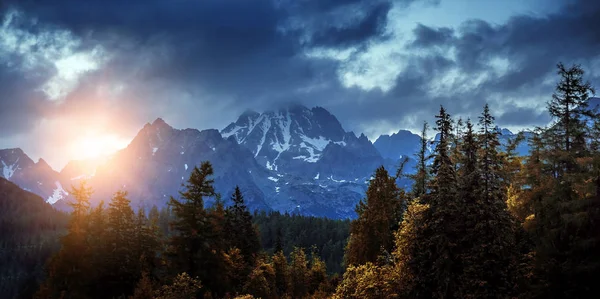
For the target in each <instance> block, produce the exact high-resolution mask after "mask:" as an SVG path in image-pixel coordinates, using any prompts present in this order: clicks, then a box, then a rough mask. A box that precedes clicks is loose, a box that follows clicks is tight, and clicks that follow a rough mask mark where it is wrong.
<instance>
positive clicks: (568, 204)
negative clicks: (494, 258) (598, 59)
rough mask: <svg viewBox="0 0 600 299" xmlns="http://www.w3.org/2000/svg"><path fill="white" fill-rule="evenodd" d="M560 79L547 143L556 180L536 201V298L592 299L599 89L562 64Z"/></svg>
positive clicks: (597, 265) (547, 162)
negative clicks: (592, 106) (593, 104)
mask: <svg viewBox="0 0 600 299" xmlns="http://www.w3.org/2000/svg"><path fill="white" fill-rule="evenodd" d="M558 74H559V75H560V77H561V80H560V82H559V83H558V84H557V87H556V92H555V93H554V95H553V99H552V101H550V102H549V103H548V109H549V111H550V114H551V115H552V116H553V117H554V118H555V120H556V123H555V124H553V126H552V127H551V128H549V129H548V130H547V131H545V132H544V134H543V138H542V143H543V148H544V150H543V151H542V157H541V161H542V163H543V168H542V169H543V170H544V171H545V172H546V173H549V175H550V177H551V178H552V179H551V180H550V181H549V182H547V183H546V184H545V186H546V188H545V190H544V195H543V196H542V197H541V198H540V200H539V201H536V202H534V211H535V230H534V231H535V238H534V241H535V242H536V261H535V273H536V274H537V277H538V278H539V279H540V283H539V284H538V287H537V288H536V289H535V292H534V294H537V295H539V296H544V297H552V296H558V297H561V298H586V297H589V296H593V295H594V294H597V293H598V287H597V283H595V282H594V281H593V279H590V277H594V276H597V275H598V274H600V260H599V259H598V255H597V250H598V245H597V244H599V243H600V237H599V236H598V233H597V232H598V231H600V229H599V227H598V225H597V223H598V221H599V218H598V217H599V215H598V195H597V193H596V190H597V188H595V184H596V181H597V180H598V179H597V176H596V175H595V173H597V170H594V167H595V166H594V164H593V163H590V162H591V161H594V159H595V157H596V156H597V155H598V153H597V152H594V143H593V139H594V138H593V137H592V136H591V135H590V128H589V126H588V125H589V124H590V117H593V118H592V120H595V119H596V118H597V116H596V115H595V113H593V112H592V111H590V110H589V109H587V105H588V100H589V96H590V94H593V92H594V90H593V88H592V87H591V86H590V84H589V83H587V82H584V81H583V75H584V71H583V70H582V69H581V68H580V66H578V65H574V66H572V67H570V68H565V67H564V66H563V65H562V64H559V65H558ZM592 129H593V128H592ZM596 185H598V184H596Z"/></svg>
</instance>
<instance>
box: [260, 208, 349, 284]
mask: <svg viewBox="0 0 600 299" xmlns="http://www.w3.org/2000/svg"><path fill="white" fill-rule="evenodd" d="M253 218H254V223H255V225H256V226H257V228H258V231H259V232H260V233H259V234H260V241H261V244H262V247H263V249H264V250H265V251H266V252H267V253H269V254H273V253H276V252H277V251H279V250H283V253H284V254H285V255H286V256H289V255H290V254H291V253H292V252H293V251H294V248H295V247H301V248H306V249H310V250H311V251H316V252H317V254H318V255H319V257H320V258H321V259H322V260H323V261H324V262H325V265H326V266H327V272H328V273H330V274H334V273H342V272H343V265H342V262H343V257H344V248H345V247H346V242H347V239H348V235H349V234H350V232H349V230H350V220H332V219H327V218H318V217H312V216H302V215H289V214H281V213H279V212H264V211H261V212H255V213H254V217H253Z"/></svg>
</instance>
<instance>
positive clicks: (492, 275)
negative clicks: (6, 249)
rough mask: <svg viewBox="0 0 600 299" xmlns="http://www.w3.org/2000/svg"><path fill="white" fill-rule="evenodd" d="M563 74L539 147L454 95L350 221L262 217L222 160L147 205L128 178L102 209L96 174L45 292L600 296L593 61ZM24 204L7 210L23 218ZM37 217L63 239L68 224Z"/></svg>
mask: <svg viewBox="0 0 600 299" xmlns="http://www.w3.org/2000/svg"><path fill="white" fill-rule="evenodd" d="M558 75H559V79H560V81H559V83H558V84H557V87H556V91H555V93H554V94H553V95H552V98H551V100H549V102H548V111H549V113H550V115H551V116H552V117H553V119H554V122H553V123H552V124H551V125H549V126H548V127H546V128H538V129H537V130H536V132H535V134H532V135H531V136H529V137H528V140H527V142H529V146H530V149H531V150H530V153H529V155H527V156H525V157H523V156H521V155H519V154H517V150H516V148H517V146H518V145H519V144H518V143H519V142H522V140H520V139H519V138H517V139H515V140H514V141H511V142H510V143H509V144H502V143H501V141H500V140H499V136H500V132H499V130H498V129H497V126H496V125H495V119H494V116H493V111H490V109H489V107H488V105H485V106H484V107H482V108H483V109H482V113H481V115H480V116H479V117H477V118H476V119H464V120H460V119H453V118H452V117H451V115H450V114H449V112H448V111H447V110H446V109H445V108H444V107H440V110H439V113H438V114H437V115H436V122H435V125H434V126H433V127H434V129H435V131H436V132H435V133H436V134H438V138H436V142H435V143H434V144H433V146H434V150H433V154H432V155H429V154H428V152H429V149H428V147H429V146H431V144H428V142H427V141H426V140H428V139H427V138H426V136H427V135H429V134H430V133H429V132H428V131H429V126H428V125H427V124H425V125H424V126H423V133H422V136H423V138H422V140H423V142H422V143H421V146H420V148H419V150H418V152H417V153H415V157H416V158H417V159H416V160H417V171H416V172H415V173H414V174H413V175H410V178H411V179H412V180H413V187H412V188H411V190H405V189H403V188H402V187H400V186H398V184H397V183H398V181H399V180H400V179H401V178H403V176H404V175H403V172H402V165H401V166H400V167H399V169H386V168H385V167H383V166H381V167H379V168H377V169H374V173H373V177H372V179H371V180H370V182H369V187H368V189H367V191H366V194H365V196H364V199H363V200H361V201H360V202H359V203H358V205H357V206H356V208H355V210H356V213H357V215H358V218H357V219H356V220H353V221H351V222H350V221H333V220H327V219H320V218H314V217H304V216H297V215H288V214H279V213H266V212H260V213H254V214H252V213H251V212H250V211H249V210H248V208H247V206H246V203H245V201H244V195H243V194H242V192H241V191H240V189H239V188H236V189H235V192H233V194H231V195H227V196H230V200H229V201H230V202H231V203H232V205H230V206H225V205H224V200H223V198H222V195H221V194H217V193H216V192H215V188H214V181H213V176H214V170H213V166H212V165H211V164H210V163H209V162H204V163H202V164H201V165H199V166H197V167H194V168H193V170H192V172H191V175H190V176H189V178H188V179H187V181H186V184H185V185H184V190H183V191H182V192H181V193H180V194H179V195H178V196H173V197H171V198H170V201H169V208H168V209H162V210H159V209H158V208H156V207H155V208H152V209H151V210H150V211H149V212H148V214H147V215H146V213H145V211H144V210H143V209H139V211H138V212H137V213H135V212H134V210H133V209H132V207H131V204H130V201H129V200H128V195H127V192H125V191H119V192H117V193H115V194H114V196H113V197H112V198H111V199H110V201H108V202H107V204H100V205H99V206H97V207H94V208H90V202H89V201H90V197H91V195H92V190H91V189H90V188H89V187H88V186H87V185H86V184H85V183H82V184H81V185H79V186H78V187H75V188H73V190H71V192H70V193H72V195H73V197H74V198H75V200H74V201H73V202H72V203H71V205H72V213H71V215H70V219H69V223H68V224H67V226H66V227H67V231H66V232H65V235H64V236H63V237H62V238H61V239H60V243H61V245H62V246H61V248H60V250H58V251H57V252H56V253H55V254H54V255H53V256H52V258H51V259H50V260H49V262H48V264H47V266H46V275H45V279H44V281H43V282H42V283H41V285H40V287H39V289H38V291H37V293H36V295H35V297H36V298H99V299H100V298H135V299H141V298H596V297H597V295H598V294H600V289H599V288H600V286H599V285H598V284H597V283H596V281H595V278H596V277H599V274H600V248H599V245H600V243H599V241H600V116H599V115H598V114H597V112H596V111H595V110H594V109H590V108H589V107H587V105H588V100H589V96H590V95H591V94H593V93H594V90H593V88H592V87H591V86H590V84H589V83H586V82H585V81H584V77H583V76H584V72H583V70H582V69H581V68H580V67H579V66H577V65H575V66H572V67H565V66H564V65H562V64H559V65H558ZM5 184H6V183H5ZM13 192H16V191H13ZM21 193H23V192H21ZM21 193H18V194H17V193H7V194H9V195H10V194H17V195H18V196H25V197H26V196H27V194H28V193H24V195H23V194H21ZM17 195H11V196H12V197H15V196H17ZM11 196H9V198H11ZM18 199H20V200H21V201H23V200H24V199H22V198H18ZM2 200H4V199H2ZM207 200H210V201H211V202H214V203H215V204H214V205H210V206H207V205H205V202H206V201H207ZM10 202H13V204H14V199H13V201H10ZM12 210H13V211H14V213H12V214H11V215H12V216H9V217H12V218H6V219H17V218H18V219H21V217H20V216H21V213H20V212H19V211H20V210H18V209H15V208H13V209H12ZM1 211H2V212H3V213H4V211H5V210H4V209H3V210H1ZM8 211H10V209H9V210H8ZM49 211H51V210H49ZM54 213H55V212H54ZM30 214H31V213H29V214H26V215H27V216H29V215H30ZM15 215H16V216H15ZM40 217H41V219H45V218H44V216H40ZM52 217H58V218H52ZM49 218H51V219H60V216H57V215H50V216H49ZM2 219H4V218H2ZM25 219H29V218H25ZM34 219H37V218H34ZM3 221H4V220H3ZM12 221H15V220H12ZM35 221H41V220H35ZM53 223H54V222H53ZM2 224H4V222H3V223H2ZM4 227H5V226H4V225H2V226H1V227H0V228H2V229H4ZM13 227H14V226H13ZM26 227H27V228H28V229H31V231H30V233H29V235H36V234H40V235H43V236H44V238H46V239H47V240H56V239H55V238H53V237H56V234H57V231H60V227H61V226H59V225H58V226H51V225H47V224H44V225H41V226H40V231H38V230H37V229H36V228H37V226H36V225H32V224H28V225H27V226H26ZM42 228H43V229H42ZM23 231H24V232H28V231H27V229H24V230H23ZM13 235H14V236H17V235H16V234H14V233H13ZM27 235H28V234H24V235H23V236H21V235H18V236H19V237H22V238H25V240H27V241H26V243H27V242H29V243H32V241H31V239H30V238H32V237H31V236H28V237H25V236H27ZM6 236H10V234H3V235H2V237H3V238H5V237H6ZM15 238H16V237H15ZM8 239H11V238H8ZM49 242H50V243H51V241H49ZM13 243H19V242H18V241H17V242H15V241H13ZM313 245H314V246H313ZM13 248H15V247H13ZM23 254H26V253H23ZM46 255H47V253H46ZM5 256H6V255H5ZM36 257H38V258H39V259H43V258H44V257H45V255H44V254H40V255H36ZM342 260H343V262H342ZM38 264H39V262H38ZM3 269H4V268H3ZM342 272H343V275H342V276H340V275H338V274H336V273H342ZM8 277H10V275H8Z"/></svg>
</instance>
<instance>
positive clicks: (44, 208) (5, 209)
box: [0, 178, 67, 298]
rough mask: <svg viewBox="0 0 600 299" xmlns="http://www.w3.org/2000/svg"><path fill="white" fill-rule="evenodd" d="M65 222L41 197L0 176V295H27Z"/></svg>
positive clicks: (34, 286) (33, 289) (55, 247)
mask: <svg viewBox="0 0 600 299" xmlns="http://www.w3.org/2000/svg"><path fill="white" fill-rule="evenodd" d="M66 222H67V215H66V214H63V213H62V212H58V211H56V210H55V209H54V208H52V206H50V205H49V204H47V203H45V202H44V200H43V199H42V198H41V197H39V196H37V195H35V194H33V193H30V192H27V191H24V190H21V189H20V188H19V187H17V185H15V184H13V183H11V182H9V181H7V180H5V179H3V178H0V297H2V298H16V297H20V298H31V296H32V295H33V294H34V293H35V292H36V290H37V288H38V284H39V283H40V280H41V279H42V277H43V273H44V271H43V270H44V263H45V261H46V259H47V258H49V257H50V256H51V255H52V254H53V253H54V252H56V251H58V249H60V242H59V237H60V236H61V235H62V234H64V233H65V224H66Z"/></svg>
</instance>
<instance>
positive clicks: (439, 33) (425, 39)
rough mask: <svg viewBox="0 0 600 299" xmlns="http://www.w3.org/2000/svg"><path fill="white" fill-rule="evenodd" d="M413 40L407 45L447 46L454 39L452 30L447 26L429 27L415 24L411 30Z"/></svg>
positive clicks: (422, 46) (418, 46) (425, 46)
mask: <svg viewBox="0 0 600 299" xmlns="http://www.w3.org/2000/svg"><path fill="white" fill-rule="evenodd" d="M413 34H414V35H415V37H416V38H415V40H414V41H412V42H411V43H410V44H409V46H410V47H415V48H429V47H432V46H449V44H450V42H451V41H452V40H453V39H454V30H452V29H451V28H448V27H440V28H431V27H428V26H425V25H423V24H417V26H416V27H415V29H414V30H413Z"/></svg>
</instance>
